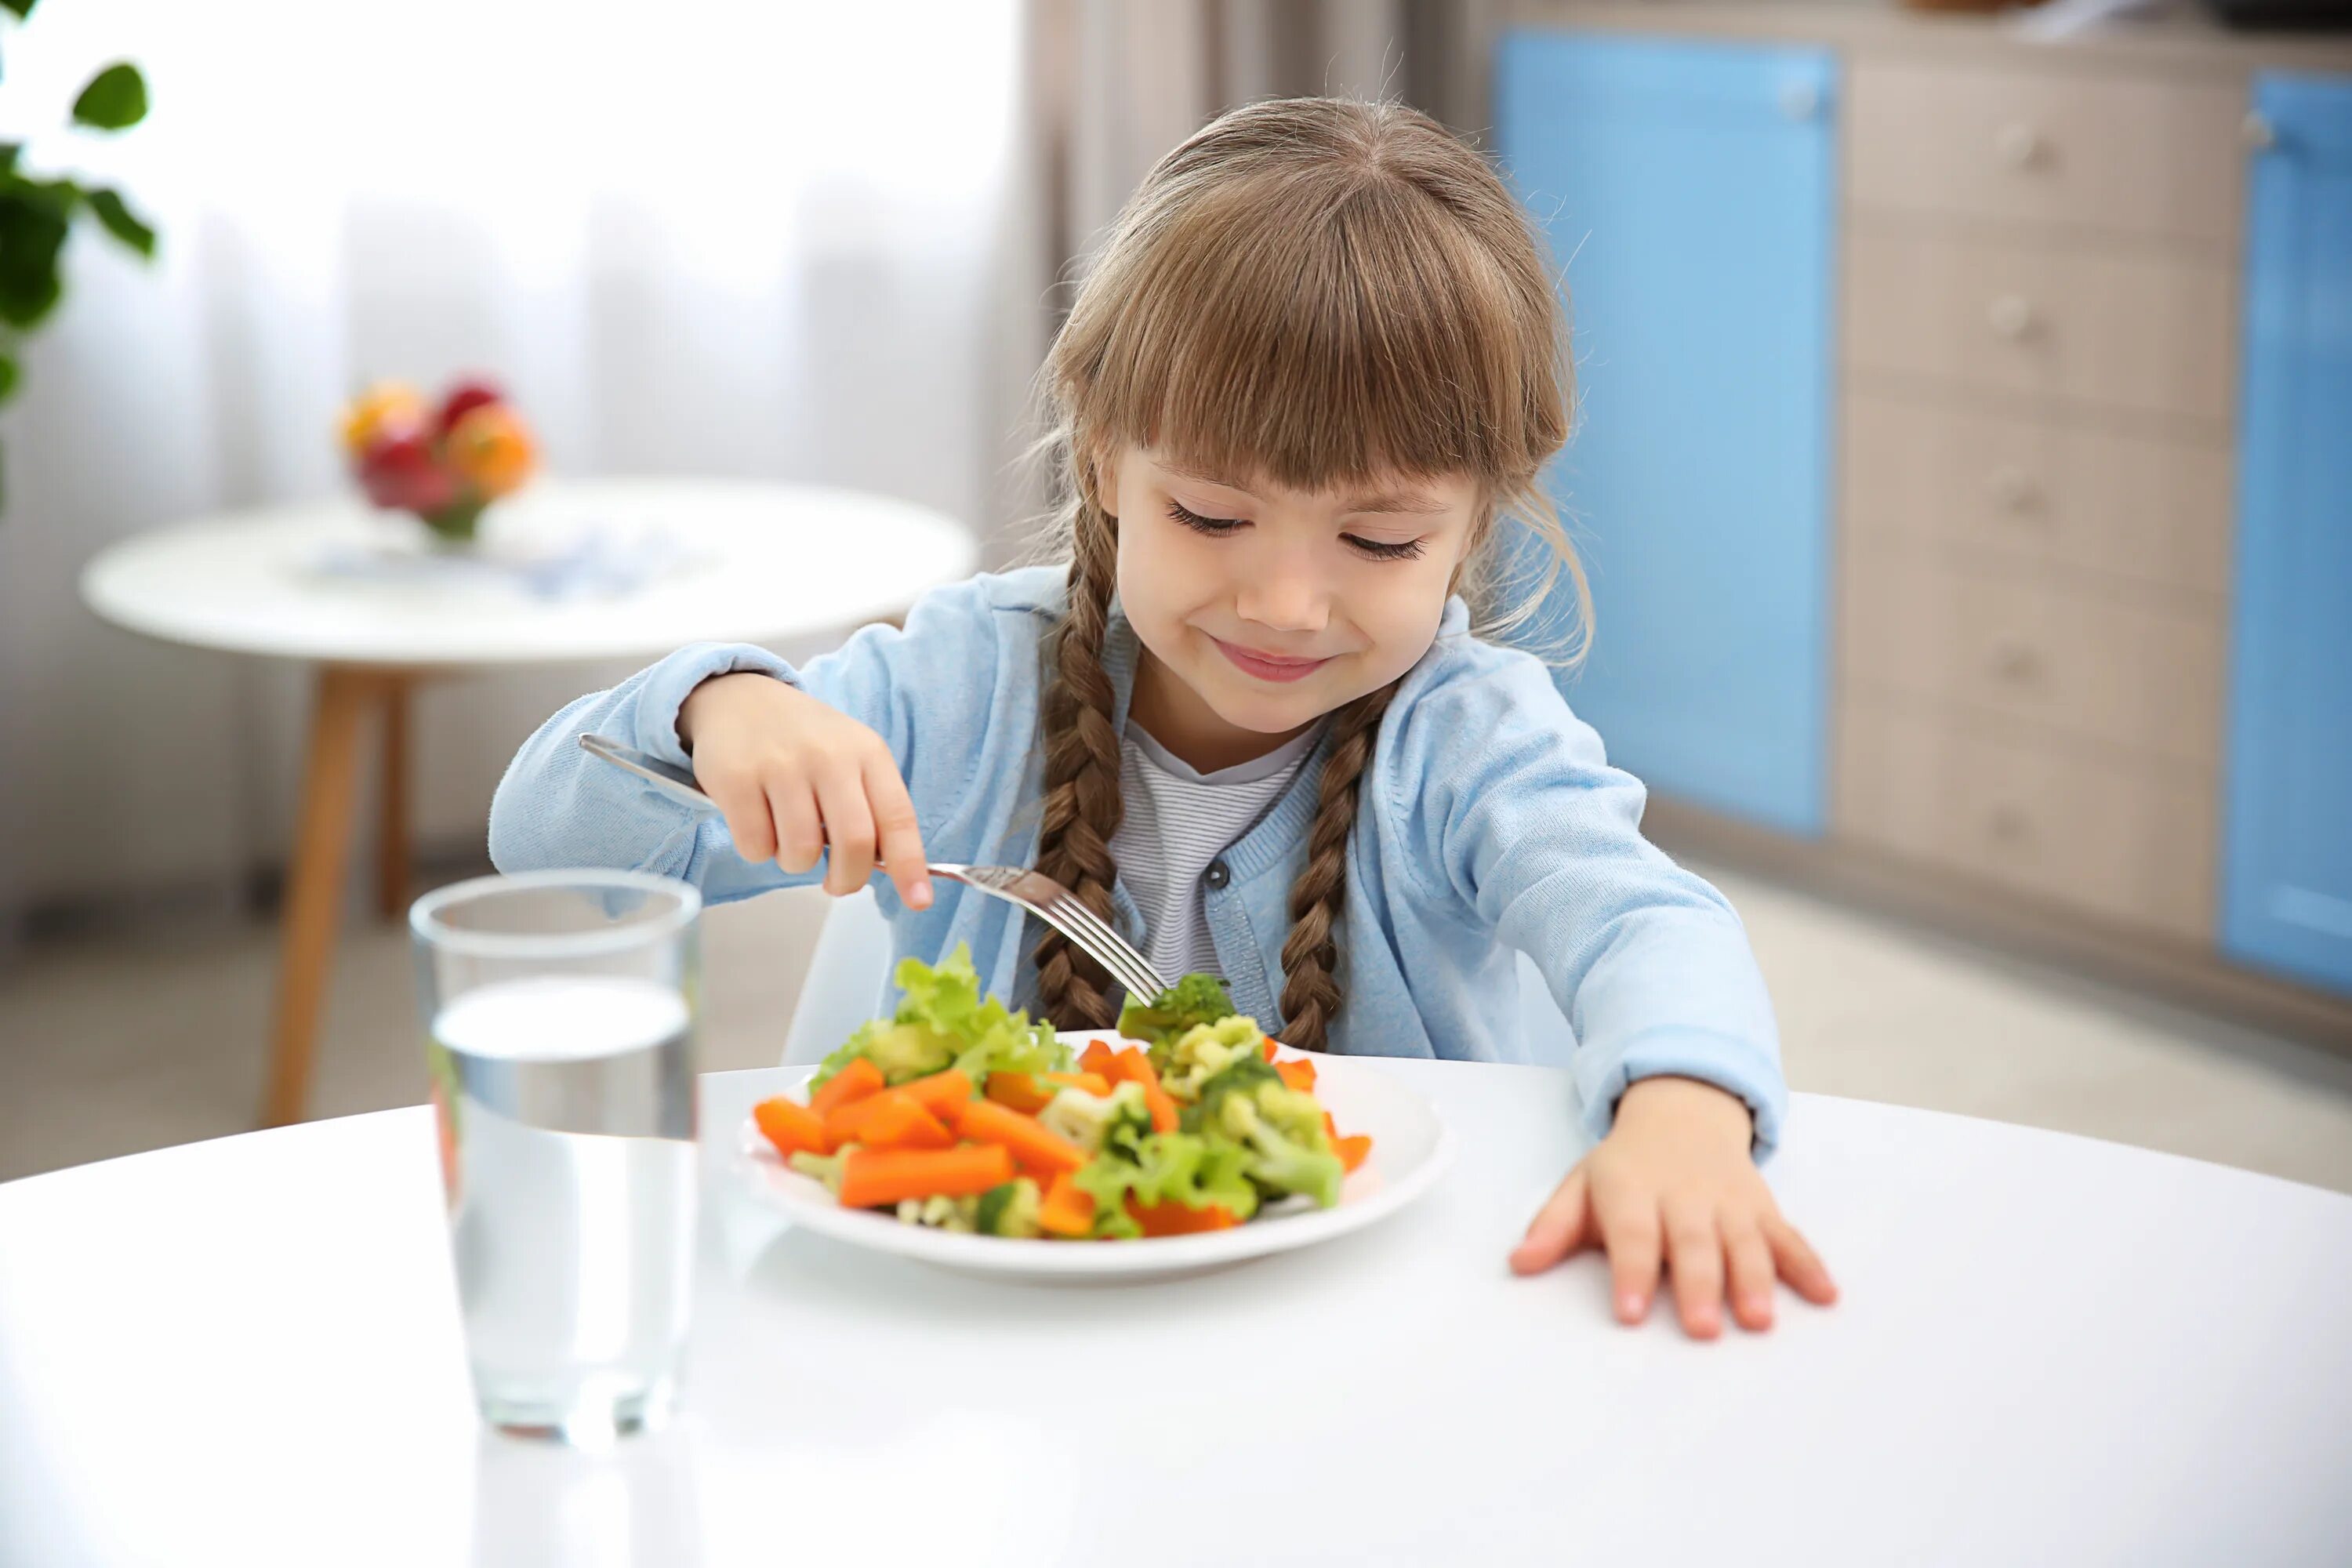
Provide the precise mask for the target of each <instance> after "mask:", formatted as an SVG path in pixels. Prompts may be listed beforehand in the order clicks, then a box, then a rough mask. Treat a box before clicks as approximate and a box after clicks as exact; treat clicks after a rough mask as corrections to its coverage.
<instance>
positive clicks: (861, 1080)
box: [809, 1057, 884, 1116]
mask: <svg viewBox="0 0 2352 1568" xmlns="http://www.w3.org/2000/svg"><path fill="white" fill-rule="evenodd" d="M883 1087H884V1085H883V1079H882V1069H881V1068H877V1067H876V1066H875V1065H874V1064H873V1062H871V1061H870V1060H868V1059H867V1058H864V1057H857V1058H853V1059H852V1060H851V1062H850V1064H849V1065H848V1066H847V1067H845V1068H842V1069H841V1070H840V1071H839V1072H837V1073H835V1074H834V1075H833V1076H832V1077H831V1078H829V1079H825V1080H824V1088H823V1089H818V1090H817V1091H816V1092H815V1093H814V1094H812V1095H810V1096H809V1109H810V1110H814V1111H815V1112H816V1113H817V1114H818V1115H819V1116H830V1115H832V1114H833V1112H834V1110H835V1108H836V1107H839V1106H844V1105H847V1104H848V1103H849V1102H850V1101H851V1100H864V1099H865V1098H866V1096H867V1095H869V1094H879V1093H881V1092H882V1089H883Z"/></svg>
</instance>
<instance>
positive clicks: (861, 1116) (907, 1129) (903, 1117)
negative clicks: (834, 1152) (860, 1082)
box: [824, 1089, 956, 1149]
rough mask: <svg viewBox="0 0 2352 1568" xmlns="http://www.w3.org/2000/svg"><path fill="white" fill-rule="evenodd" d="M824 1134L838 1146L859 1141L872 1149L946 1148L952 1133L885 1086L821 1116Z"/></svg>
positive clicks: (910, 1098) (904, 1095)
mask: <svg viewBox="0 0 2352 1568" xmlns="http://www.w3.org/2000/svg"><path fill="white" fill-rule="evenodd" d="M824 1134H825V1136H826V1137H827V1138H830V1139H831V1140H832V1141H833V1146H834V1147H835V1148H836V1149H838V1148H840V1147H841V1146H842V1145H843V1144H844V1143H863V1144H865V1145H866V1147H868V1148H872V1149H950V1148H953V1147H954V1146H955V1141H956V1140H955V1134H954V1133H952V1132H950V1131H948V1128H947V1123H946V1122H944V1121H940V1119H939V1118H938V1117H936V1116H934V1115H932V1114H931V1113H930V1112H929V1111H928V1110H924V1109H923V1106H922V1102H921V1101H919V1100H917V1099H916V1098H915V1097H914V1096H913V1095H911V1094H908V1092H907V1091H906V1090H905V1089H884V1090H883V1091H882V1092H881V1093H879V1094H869V1095H867V1096H866V1098H865V1099H864V1100H852V1101H850V1102H849V1103H848V1104H847V1105H845V1106H843V1107H842V1108H841V1109H840V1110H836V1111H835V1112H834V1113H833V1114H832V1115H830V1116H828V1117H826V1118H825V1119H824Z"/></svg>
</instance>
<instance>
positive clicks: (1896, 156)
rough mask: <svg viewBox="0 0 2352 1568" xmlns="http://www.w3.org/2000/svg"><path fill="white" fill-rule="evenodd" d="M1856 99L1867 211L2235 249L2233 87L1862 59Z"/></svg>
mask: <svg viewBox="0 0 2352 1568" xmlns="http://www.w3.org/2000/svg"><path fill="white" fill-rule="evenodd" d="M1847 101H1848V104H1849V105H1850V108H1849V111H1848V117H1847V128H1848V129H1847V136H1848V141H1847V148H1848V153H1847V163H1846V170H1847V176H1846V177H1847V180H1848V182H1849V190H1850V193H1851V195H1850V199H1851V201H1852V202H1853V205H1854V206H1855V207H1856V208H1858V209H1861V210H1864V211H1875V212H1886V213H1908V214H1914V215H1923V216H1924V215H1937V216H1953V217H1962V218H1970V219H1978V220H1988V221H1993V222H2010V223H2020V224H2032V225H2037V226H2049V227H2052V228H2064V229H2072V230H2076V231H2080V232H2084V233H2095V234H2106V235H2113V236H2117V237H2127V238H2140V239H2169V240H2178V241H2186V242H2190V243H2193V244H2198V245H2205V246H2211V247H2217V248H2220V249H2223V250H2228V249H2231V248H2234V247H2235V244H2236V236H2237V224H2238V199H2239V198H2238V193H2239V185H2240V179H2241V175H2240V170H2241V167H2242V159H2243V156H2244V154H2243V152H2242V148H2241V145H2240V141H2239V125H2240V122H2241V121H2242V120H2243V118H2244V115H2245V109H2246V104H2245V91H2244V89H2243V87H2242V85H2240V84H2238V83H2236V82H2233V81H2232V82H2221V81H2214V80H2209V79H2194V78H2180V77H2171V76H2159V75H2147V76H2128V75H2112V74H2092V73H2084V74H2076V75H2057V74H2050V73H2045V72H2042V71H2037V70H2034V69H2032V68H2008V67H2001V68H1993V67H1985V66H1974V65H1963V64H1941V63H1930V62H1923V61H1918V60H1911V59H1897V58H1871V57H1867V56H1865V57H1864V58H1861V59H1859V60H1857V61H1856V62H1855V63H1854V66H1853V71H1852V75H1851V78H1850V84H1849V86H1848V89H1847Z"/></svg>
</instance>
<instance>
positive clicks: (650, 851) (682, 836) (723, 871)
mask: <svg viewBox="0 0 2352 1568" xmlns="http://www.w3.org/2000/svg"><path fill="white" fill-rule="evenodd" d="M999 614H1000V612H999V611H998V610H996V609H995V608H994V607H993V606H992V605H991V603H990V602H989V598H988V595H987V592H986V589H985V584H984V582H983V581H982V580H978V579H975V580H974V581H971V582H968V583H962V584H956V585H954V586H953V587H950V588H947V589H943V590H940V592H938V593H935V594H931V595H926V596H925V597H924V599H923V600H922V601H921V602H920V603H919V604H918V605H916V607H915V609H914V610H913V611H912V612H911V613H910V614H909V615H908V618H907V626H906V629H905V630H903V631H901V630H898V628H895V627H891V626H867V627H866V628H865V629H863V630H861V631H860V632H858V633H857V634H856V636H854V637H851V638H850V639H849V641H848V642H847V643H845V645H844V646H843V647H840V648H839V649H837V650H835V651H834V652H832V653H828V654H825V655H824V656H822V657H820V658H814V659H812V660H810V661H809V662H808V663H807V664H806V665H804V666H801V667H798V668H795V667H794V666H793V665H792V664H791V663H789V662H788V661H786V660H784V659H782V658H777V657H776V656H775V655H773V654H772V653H769V652H767V651H766V650H764V649H761V648H758V647H751V646H749V645H746V644H734V645H723V646H722V645H716V644H698V645H696V646H694V647H687V648H681V649H680V650H679V651H677V653H674V654H671V655H670V656H669V657H668V658H665V659H663V660H662V661H661V662H659V663H658V664H656V665H653V666H652V667H650V668H646V669H643V670H640V671H638V672H637V673H636V674H635V675H633V676H631V677H629V678H628V679H626V680H624V681H623V682H621V684H619V685H618V686H615V687H614V688H612V689H610V690H607V691H598V692H593V693H591V694H590V695H588V696H586V697H583V698H581V699H580V700H578V701H575V702H573V703H572V704H570V705H569V706H567V707H565V708H564V709H562V710H561V711H560V712H558V713H557V714H556V715H555V716H554V717H553V718H551V719H550V720H549V721H547V722H546V723H545V724H542V725H541V726H540V729H539V731H538V732H537V733H535V734H533V735H532V736H531V737H530V740H529V741H527V742H524V744H523V747H522V749H521V751H520V752H517V753H516V755H515V759H514V761H513V763H510V764H509V766H508V768H507V773H506V776H505V777H504V778H503V779H501V780H500V781H499V788H498V794H497V795H496V796H495V797H494V798H493V800H492V802H491V805H490V831H489V838H490V858H491V860H492V862H493V863H495V864H496V865H497V866H498V868H499V869H500V870H502V871H521V870H530V869H535V868H546V867H570V866H614V867H625V868H633V869H642V870H649V871H656V872H660V873H663V874H666V875H668V876H674V877H679V878H683V879H686V880H688V881H690V882H693V883H695V884H696V885H697V886H698V887H699V888H701V889H702V890H703V894H704V896H705V897H706V898H707V899H709V900H711V901H713V902H725V901H727V900H732V899H740V898H747V897H749V896H751V894H754V893H760V892H765V891H767V890H769V889H773V888H782V887H795V886H803V885H806V884H809V883H814V882H815V881H818V880H819V879H821V878H822V877H823V875H824V868H823V865H822V862H820V863H819V865H818V866H816V867H813V868H808V869H804V870H801V871H797V872H795V871H788V870H786V869H784V868H783V867H782V866H781V865H779V864H778V863H777V861H776V860H774V859H768V858H762V859H760V860H757V861H751V860H747V859H745V858H743V856H742V855H740V854H739V853H737V850H736V846H735V841H734V838H733V837H732V836H731V835H730V832H729V831H728V827H727V824H726V823H725V821H723V820H722V819H721V818H720V817H719V816H716V815H713V814H709V813H701V812H697V811H695V810H694V809H692V808H691V807H689V806H687V805H680V804H678V803H677V802H674V801H672V800H670V799H669V798H668V797H667V796H666V795H661V794H660V793H658V792H657V791H656V790H654V789H653V788H652V786H650V785H648V784H644V783H643V782H642V781H640V780H638V779H636V778H635V777H634V776H632V775H631V774H629V773H625V772H624V771H622V770H621V769H619V768H615V767H613V766H611V765H610V764H608V763H603V762H600V761H598V760H597V759H596V758H594V757H593V756H591V755H589V754H588V753H587V752H583V751H582V750H581V749H580V745H579V739H578V738H579V737H580V736H581V735H583V734H597V735H603V736H605V737H606V738H608V739H611V740H614V741H618V742H622V743H624V744H625V745H630V746H635V747H636V748H637V749H639V750H641V751H645V752H651V753H652V754H653V755H655V756H657V757H660V758H663V759H664V760H666V761H667V762H669V763H673V764H675V765H677V766H679V767H686V768H691V767H693V766H694V761H693V758H692V757H691V756H689V755H688V751H687V746H686V743H685V742H684V741H683V740H682V739H681V737H680V734H679V731H678V715H679V711H680V710H681V709H682V708H683V707H684V706H685V705H686V702H687V700H688V698H689V697H690V696H692V695H693V694H694V692H695V691H696V690H697V689H698V688H700V687H701V686H702V684H703V682H705V681H707V680H709V679H713V678H714V677H718V676H722V675H728V674H731V673H736V672H741V671H753V672H758V673H760V674H762V675H765V676H768V677H770V678H772V679H777V680H781V681H783V682H786V683H788V684H789V685H791V686H793V688H794V689H798V690H799V691H802V692H803V693H805V694H806V695H808V696H810V697H813V698H814V699H815V700H817V701H819V702H822V703H824V705H825V706H826V707H827V708H830V709H832V710H835V711H837V712H838V713H840V714H842V715H844V716H845V717H846V718H848V719H850V720H853V721H856V723H858V724H860V725H864V726H866V728H867V729H869V730H871V731H873V732H874V733H875V734H876V735H877V736H878V737H879V738H880V740H881V742H882V743H883V744H884V745H885V746H887V749H888V751H889V753H890V757H891V759H892V760H893V762H895V763H896V766H897V769H898V773H899V774H900V775H901V776H902V777H903V778H904V779H905V781H906V784H907V787H908V793H909V794H910V795H912V797H913V800H914V804H915V809H916V814H917V816H918V817H919V819H920V820H921V821H922V822H923V823H924V824H925V825H927V826H928V825H929V824H930V823H932V821H933V820H934V818H935V817H936V816H938V815H939V814H940V813H941V812H943V811H945V810H947V809H949V808H950V807H951V806H952V805H953V804H954V795H955V790H956V781H959V780H961V779H964V778H966V777H968V776H969V769H968V768H967V767H966V766H965V765H964V753H965V752H969V751H971V749H972V748H973V747H974V746H975V745H976V744H977V737H978V736H979V735H980V734H981V733H982V731H983V729H984V724H985V719H986V716H987V713H988V711H989V710H990V708H991V707H992V703H993V701H994V698H995V691H994V685H995V677H996V675H997V672H998V670H999V668H1000V664H1001V660H1000V658H999V650H998V647H997V643H998V640H999V639H998V616H999ZM918 731H921V733H922V740H923V743H922V745H921V746H920V747H918V745H917V743H916V737H917V732H918ZM866 743H867V744H868V745H871V744H872V742H870V741H869V742H866ZM704 782H705V787H709V781H707V780H706V781H704ZM761 849H762V851H764V852H766V853H774V851H773V850H772V849H771V848H770V847H768V846H766V845H762V846H761Z"/></svg>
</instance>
